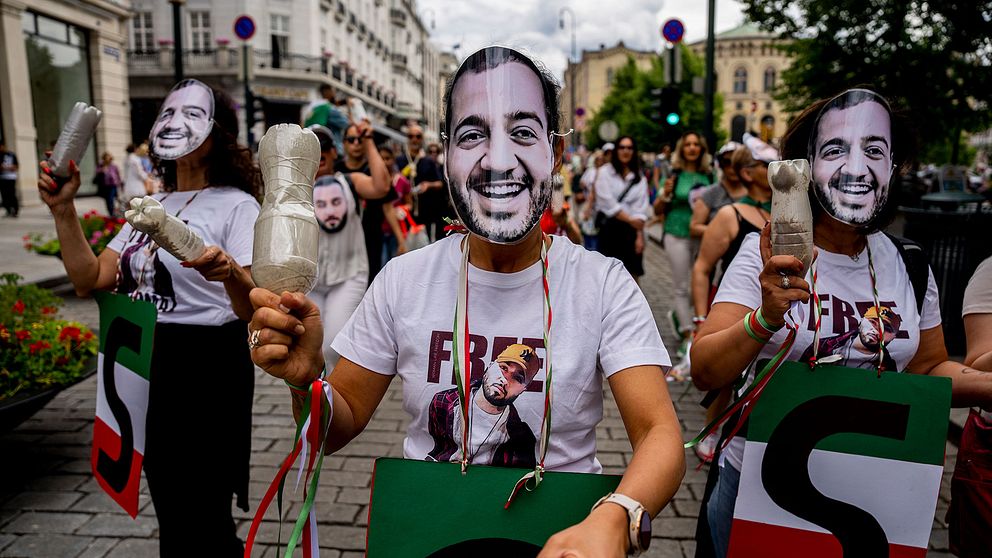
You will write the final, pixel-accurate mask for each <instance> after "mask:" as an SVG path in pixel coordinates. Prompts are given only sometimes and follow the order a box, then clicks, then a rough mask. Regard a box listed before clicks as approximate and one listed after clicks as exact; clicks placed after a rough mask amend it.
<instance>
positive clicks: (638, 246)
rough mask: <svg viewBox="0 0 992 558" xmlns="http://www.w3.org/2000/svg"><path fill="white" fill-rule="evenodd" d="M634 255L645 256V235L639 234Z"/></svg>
mask: <svg viewBox="0 0 992 558" xmlns="http://www.w3.org/2000/svg"><path fill="white" fill-rule="evenodd" d="M634 253H635V254H643V253H644V233H642V232H640V231H638V232H637V240H635V241H634Z"/></svg>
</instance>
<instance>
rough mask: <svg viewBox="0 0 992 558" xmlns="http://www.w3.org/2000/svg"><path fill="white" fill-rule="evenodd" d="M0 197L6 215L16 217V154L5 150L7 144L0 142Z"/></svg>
mask: <svg viewBox="0 0 992 558" xmlns="http://www.w3.org/2000/svg"><path fill="white" fill-rule="evenodd" d="M0 198H2V199H3V208H4V210H5V211H6V212H7V214H6V217H17V214H18V213H19V212H20V209H21V204H20V202H18V201H17V155H15V154H14V152H13V151H7V145H6V144H5V143H3V142H0Z"/></svg>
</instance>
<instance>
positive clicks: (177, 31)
mask: <svg viewBox="0 0 992 558" xmlns="http://www.w3.org/2000/svg"><path fill="white" fill-rule="evenodd" d="M169 3H171V4H172V45H173V47H172V57H173V66H174V67H175V74H174V75H173V79H174V80H175V82H176V83H179V82H180V81H182V80H183V75H184V72H183V13H182V7H183V4H185V3H186V0H169Z"/></svg>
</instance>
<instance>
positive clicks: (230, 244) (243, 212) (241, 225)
mask: <svg viewBox="0 0 992 558" xmlns="http://www.w3.org/2000/svg"><path fill="white" fill-rule="evenodd" d="M258 211H259V208H258V202H256V201H255V200H254V199H250V200H245V201H243V202H241V203H239V204H238V205H237V206H235V208H234V209H233V210H232V211H231V215H230V217H229V218H228V227H227V234H226V235H225V236H224V246H222V248H224V251H226V252H227V253H228V254H229V255H230V256H231V257H232V258H234V261H236V262H238V265H240V266H242V267H247V266H250V265H251V259H252V248H253V246H254V242H255V221H256V220H258Z"/></svg>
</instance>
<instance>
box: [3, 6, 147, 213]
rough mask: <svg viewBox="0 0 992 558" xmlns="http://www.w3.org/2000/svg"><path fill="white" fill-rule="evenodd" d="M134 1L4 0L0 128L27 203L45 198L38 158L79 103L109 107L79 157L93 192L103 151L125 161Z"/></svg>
mask: <svg viewBox="0 0 992 558" xmlns="http://www.w3.org/2000/svg"><path fill="white" fill-rule="evenodd" d="M129 10H130V2H129V1H127V0H72V1H68V0H29V1H28V0H0V134H2V139H3V142H4V143H5V144H6V145H7V149H9V150H11V151H13V152H14V153H16V154H17V158H18V160H19V163H20V165H19V166H20V171H19V173H18V184H17V189H18V194H19V197H20V199H21V203H22V204H27V205H33V204H37V203H40V202H39V201H38V194H37V186H36V184H37V180H38V173H37V169H38V160H39V159H40V158H41V157H43V156H44V152H45V151H47V150H49V149H50V148H51V146H52V145H54V143H55V140H56V139H57V138H58V136H59V133H60V132H61V131H62V124H63V123H64V122H65V120H66V118H67V117H68V116H69V113H70V111H71V110H72V107H73V105H74V104H75V103H76V102H78V101H83V102H86V103H88V104H91V105H95V106H97V107H98V108H99V109H100V110H102V111H103V120H102V121H101V123H100V126H99V127H98V128H97V132H96V137H95V138H94V139H93V142H91V143H90V147H89V149H88V150H87V151H86V153H85V155H84V156H83V157H82V160H81V161H79V162H78V163H79V166H80V172H81V174H82V182H83V186H82V188H81V192H82V193H84V194H86V193H92V192H95V191H96V187H95V186H93V184H92V177H93V171H94V169H95V168H96V165H97V157H98V156H99V154H100V153H102V152H104V151H107V152H110V153H111V154H113V155H114V156H115V157H116V158H117V160H118V161H120V160H121V159H123V155H124V147H125V145H126V144H127V142H128V141H129V139H130V136H131V123H130V116H129V114H128V79H127V60H126V50H127V29H128V17H129V15H130V11H129Z"/></svg>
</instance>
